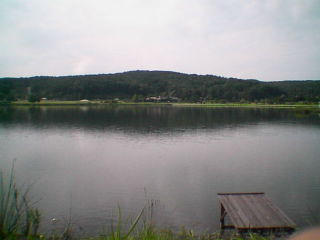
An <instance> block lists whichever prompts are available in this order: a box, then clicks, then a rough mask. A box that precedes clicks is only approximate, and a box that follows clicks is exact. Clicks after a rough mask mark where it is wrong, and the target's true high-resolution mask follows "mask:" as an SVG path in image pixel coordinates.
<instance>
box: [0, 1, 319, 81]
mask: <svg viewBox="0 0 320 240" xmlns="http://www.w3.org/2000/svg"><path fill="white" fill-rule="evenodd" d="M0 30H1V36H0V50H1V55H0V76H32V75H70V74H86V73H109V72H122V71H127V70H136V69H149V70H154V69H157V70H173V71H179V72H187V73H198V74H215V75H223V76H230V77H231V76H232V77H239V78H257V79H261V80H282V79H320V68H319V67H318V65H319V61H320V47H319V42H320V2H319V1H317V0H306V1H301V0H280V1H279V0H268V1H256V0H248V1H239V0H237V1H236V0H229V1H223V0H184V1H182V0H162V1H155V0H121V1H120V0H119V1H115V0H92V1H86V0H68V1H65V0H55V1H53V0H29V1H23V0H2V2H1V3H0Z"/></svg>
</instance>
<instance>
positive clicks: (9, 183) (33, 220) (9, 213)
mask: <svg viewBox="0 0 320 240" xmlns="http://www.w3.org/2000/svg"><path fill="white" fill-rule="evenodd" d="M28 190H29V189H26V190H24V191H20V190H19V188H18V187H17V185H16V183H15V177H14V167H13V166H12V169H11V172H10V174H9V175H5V174H4V173H3V172H2V171H0V239H20V238H21V236H24V237H25V238H30V239H31V237H32V236H36V235H37V231H38V228H39V224H40V213H39V211H38V210H37V209H33V208H31V207H30V203H29V201H28Z"/></svg>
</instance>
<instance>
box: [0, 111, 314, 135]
mask: <svg viewBox="0 0 320 240" xmlns="http://www.w3.org/2000/svg"><path fill="white" fill-rule="evenodd" d="M283 121H285V122H303V123H304V124H312V125H313V124H315V125H319V123H320V119H319V118H318V116H317V115H315V114H312V113H304V112H299V113H297V112H296V111H295V110H292V109H270V108H265V109H262V108H192V107H171V106H119V105H118V106H98V107H88V106H80V107H18V108H1V109H0V123H2V124H6V123H7V124H19V125H25V124H27V125H31V126H34V127H43V126H45V127H51V126H52V127H57V126H59V127H66V128H68V127H79V128H89V129H97V130H101V129H106V128H107V129H125V130H129V131H142V132H145V131H158V130H161V131H175V130H179V129H180V130H184V129H202V128H205V129H215V128H220V127H225V126H226V125H227V126H228V127H238V126H241V125H243V124H257V123H261V122H283Z"/></svg>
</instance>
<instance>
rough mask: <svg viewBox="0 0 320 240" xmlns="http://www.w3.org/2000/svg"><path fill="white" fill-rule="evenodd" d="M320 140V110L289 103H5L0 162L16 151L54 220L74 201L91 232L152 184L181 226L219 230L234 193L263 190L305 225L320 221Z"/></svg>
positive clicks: (163, 212)
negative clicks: (226, 198) (223, 206)
mask: <svg viewBox="0 0 320 240" xmlns="http://www.w3.org/2000/svg"><path fill="white" fill-rule="evenodd" d="M319 142H320V119H319V117H318V116H317V115H316V114H312V113H303V112H296V111H295V110H290V109H281V110H280V109H239V108H189V107H185V108H180V107H179V108H178V107H170V106H162V107H158V106H155V107H145V106H107V107H100V106H98V107H36V108H28V107H19V108H0V152H1V155H0V166H1V167H6V166H10V162H11V160H12V159H14V158H16V159H17V176H18V178H19V180H20V181H21V182H23V181H24V182H32V181H34V180H37V183H36V184H35V186H34V190H33V192H32V194H33V196H34V198H35V199H41V201H40V202H39V203H38V206H39V207H40V209H41V210H42V212H43V220H44V223H46V224H47V226H48V225H49V226H50V220H51V219H52V218H53V217H56V218H59V219H61V218H63V216H66V215H68V214H69V209H71V214H72V217H73V219H74V222H75V224H76V226H78V227H80V226H81V227H82V228H83V229H85V231H87V232H88V234H89V233H96V232H99V231H100V229H101V228H102V227H103V226H106V225H107V224H108V223H109V222H110V220H111V219H112V218H113V216H114V215H112V214H115V211H116V206H117V204H118V203H119V204H120V205H121V206H122V207H123V211H124V213H125V214H128V215H134V213H137V212H138V211H139V209H140V208H141V207H142V206H143V205H144V202H145V192H144V189H147V195H148V198H150V199H156V200H159V201H160V203H159V204H158V206H157V211H156V220H157V223H158V224H159V225H160V226H168V225H169V226H170V227H172V228H174V229H177V228H179V227H180V226H183V225H184V226H186V227H188V228H193V229H196V230H201V231H204V230H208V231H214V230H215V229H216V228H217V227H218V216H219V206H218V202H217V197H216V194H217V192H228V191H230V192H232V191H265V192H266V193H267V194H268V196H269V197H271V198H272V199H273V200H274V201H275V202H276V203H277V204H278V205H280V207H281V208H282V209H283V210H284V211H285V212H286V213H288V215H289V216H290V217H292V218H293V219H294V221H296V222H297V223H298V224H299V225H301V226H305V225H308V223H315V222H316V223H319V217H318V216H320V205H319V202H320V177H319V176H320V175H319V173H318V171H319V168H320V162H319V156H320V148H319ZM317 221H318V222H317ZM43 227H46V225H44V226H43Z"/></svg>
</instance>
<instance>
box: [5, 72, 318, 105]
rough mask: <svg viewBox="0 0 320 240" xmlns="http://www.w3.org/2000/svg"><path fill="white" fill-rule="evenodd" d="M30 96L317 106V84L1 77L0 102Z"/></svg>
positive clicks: (147, 75) (151, 76)
mask: <svg viewBox="0 0 320 240" xmlns="http://www.w3.org/2000/svg"><path fill="white" fill-rule="evenodd" d="M31 93H32V95H35V96H37V97H38V96H42V97H46V98H48V99H56V100H80V99H92V100H93V99H114V98H120V99H132V98H133V96H134V95H136V96H135V97H134V99H132V100H134V101H142V100H143V99H144V96H145V97H150V96H167V97H178V98H180V99H181V100H183V101H190V102H199V101H203V100H204V99H206V100H213V101H220V102H221V101H224V102H239V101H242V102H252V101H259V102H271V103H273V102H296V101H308V102H317V101H319V100H320V81H278V82H261V81H257V80H241V79H235V78H224V77H219V76H213V75H196V74H182V73H177V72H166V71H132V72H124V73H116V74H100V75H81V76H62V77H45V76H40V77H31V78H2V79H1V78H0V101H4V100H5V101H8V99H11V100H12V99H29V95H30V94H31ZM33 97H34V96H33ZM35 100H40V99H35Z"/></svg>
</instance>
